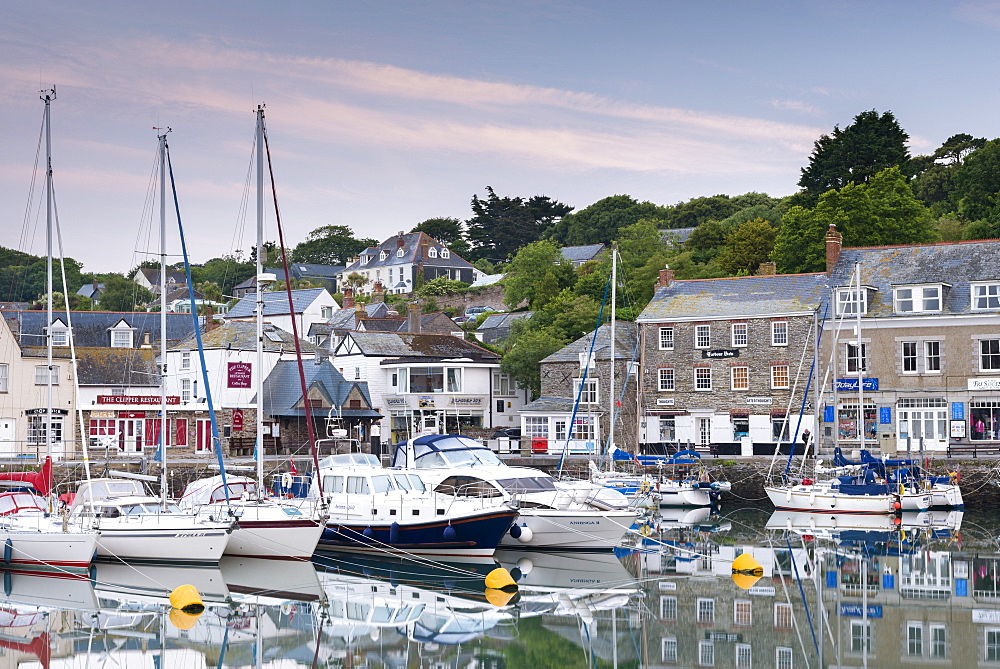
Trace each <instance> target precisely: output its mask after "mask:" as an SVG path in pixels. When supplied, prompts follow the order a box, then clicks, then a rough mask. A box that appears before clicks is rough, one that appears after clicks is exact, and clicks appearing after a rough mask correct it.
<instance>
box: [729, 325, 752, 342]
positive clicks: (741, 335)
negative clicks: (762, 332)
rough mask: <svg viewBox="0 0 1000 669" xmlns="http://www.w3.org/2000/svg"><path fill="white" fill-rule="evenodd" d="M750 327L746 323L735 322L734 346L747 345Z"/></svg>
mask: <svg viewBox="0 0 1000 669" xmlns="http://www.w3.org/2000/svg"><path fill="white" fill-rule="evenodd" d="M747 332H748V327H747V324H746V323H733V327H732V343H733V348H743V347H745V346H746V345H747Z"/></svg>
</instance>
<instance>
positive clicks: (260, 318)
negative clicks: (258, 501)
mask: <svg viewBox="0 0 1000 669" xmlns="http://www.w3.org/2000/svg"><path fill="white" fill-rule="evenodd" d="M256 140H257V267H256V270H255V271H256V273H257V279H256V281H254V283H255V284H256V291H257V309H256V310H255V312H254V322H255V323H256V326H257V364H256V365H255V367H256V370H255V372H254V385H255V388H256V391H257V411H256V415H257V417H256V425H257V440H256V448H255V449H254V459H256V460H257V485H259V486H261V487H264V485H265V484H264V411H263V409H264V296H263V291H262V286H261V284H262V283H263V281H264V258H263V256H264V105H258V106H257V138H256ZM285 278H286V279H287V277H285ZM293 318H294V316H293Z"/></svg>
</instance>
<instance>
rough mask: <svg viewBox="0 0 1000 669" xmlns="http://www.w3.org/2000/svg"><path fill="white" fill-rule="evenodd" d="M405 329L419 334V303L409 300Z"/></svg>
mask: <svg viewBox="0 0 1000 669" xmlns="http://www.w3.org/2000/svg"><path fill="white" fill-rule="evenodd" d="M407 312H408V313H407V319H406V331H407V332H410V333H412V334H420V325H421V324H420V303H419V302H410V304H409V305H408V306H407Z"/></svg>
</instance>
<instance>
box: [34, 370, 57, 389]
mask: <svg viewBox="0 0 1000 669" xmlns="http://www.w3.org/2000/svg"><path fill="white" fill-rule="evenodd" d="M50 376H51V378H52V385H54V386H58V385H59V365H52V370H51V372H50V371H49V366H48V365H35V385H36V386H47V385H49V377H50Z"/></svg>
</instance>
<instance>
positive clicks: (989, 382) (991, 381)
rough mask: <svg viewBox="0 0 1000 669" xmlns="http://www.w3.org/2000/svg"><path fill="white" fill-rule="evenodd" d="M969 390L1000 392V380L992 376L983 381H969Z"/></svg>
mask: <svg viewBox="0 0 1000 669" xmlns="http://www.w3.org/2000/svg"><path fill="white" fill-rule="evenodd" d="M969 390H1000V378H998V377H996V376H990V377H986V378H982V379H969Z"/></svg>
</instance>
